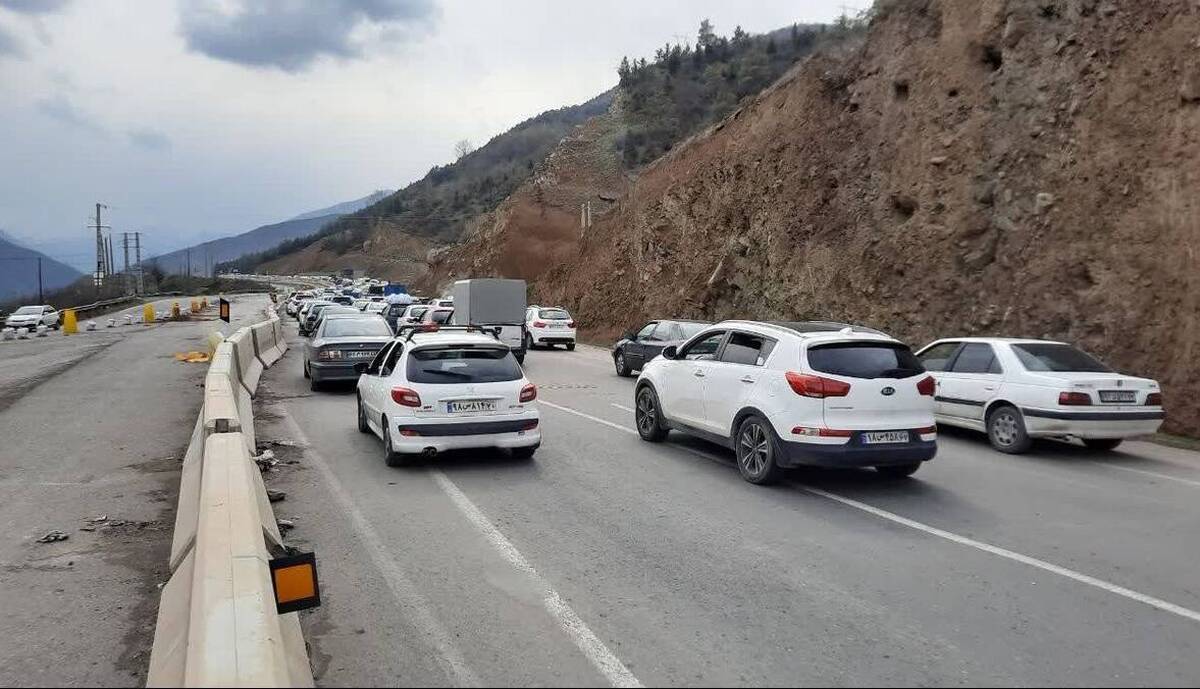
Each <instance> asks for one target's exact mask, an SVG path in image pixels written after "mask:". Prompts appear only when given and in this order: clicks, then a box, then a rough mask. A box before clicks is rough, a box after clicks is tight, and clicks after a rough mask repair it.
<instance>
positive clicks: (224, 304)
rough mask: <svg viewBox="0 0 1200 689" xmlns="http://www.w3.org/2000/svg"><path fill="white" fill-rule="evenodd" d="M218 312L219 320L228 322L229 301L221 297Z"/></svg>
mask: <svg viewBox="0 0 1200 689" xmlns="http://www.w3.org/2000/svg"><path fill="white" fill-rule="evenodd" d="M220 314H221V320H223V321H225V322H226V323H228V322H229V301H228V300H227V299H222V300H221V302H220Z"/></svg>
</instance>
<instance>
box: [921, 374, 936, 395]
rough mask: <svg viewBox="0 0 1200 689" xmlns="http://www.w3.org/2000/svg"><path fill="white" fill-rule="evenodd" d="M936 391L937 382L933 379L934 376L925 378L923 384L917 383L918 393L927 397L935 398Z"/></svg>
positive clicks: (922, 380)
mask: <svg viewBox="0 0 1200 689" xmlns="http://www.w3.org/2000/svg"><path fill="white" fill-rule="evenodd" d="M935 390H937V381H936V380H934V379H933V376H925V377H924V378H922V379H921V382H919V383H917V392H919V393H921V394H922V395H925V396H926V397H933V393H934V391H935Z"/></svg>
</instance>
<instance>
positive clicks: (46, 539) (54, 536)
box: [37, 529, 70, 543]
mask: <svg viewBox="0 0 1200 689" xmlns="http://www.w3.org/2000/svg"><path fill="white" fill-rule="evenodd" d="M68 538H70V536H68V535H67V534H65V533H63V532H62V531H59V530H58V529H55V530H53V531H51V532H50V533H48V534H46V535H45V536H42V537H41V538H39V539H37V542H38V543H57V542H58V541H65V540H67V539H68Z"/></svg>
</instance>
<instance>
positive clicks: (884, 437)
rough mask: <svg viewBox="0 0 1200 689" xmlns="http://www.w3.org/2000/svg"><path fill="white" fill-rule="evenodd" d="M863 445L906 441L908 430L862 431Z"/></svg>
mask: <svg viewBox="0 0 1200 689" xmlns="http://www.w3.org/2000/svg"><path fill="white" fill-rule="evenodd" d="M862 441H863V444H864V445H883V444H885V443H907V442H908V431H883V432H880V433H863V434H862Z"/></svg>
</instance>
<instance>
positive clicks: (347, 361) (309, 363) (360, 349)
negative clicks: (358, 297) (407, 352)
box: [304, 313, 393, 390]
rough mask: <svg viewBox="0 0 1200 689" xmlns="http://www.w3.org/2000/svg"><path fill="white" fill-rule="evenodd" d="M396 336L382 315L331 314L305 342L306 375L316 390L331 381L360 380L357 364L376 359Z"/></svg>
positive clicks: (310, 384)
mask: <svg viewBox="0 0 1200 689" xmlns="http://www.w3.org/2000/svg"><path fill="white" fill-rule="evenodd" d="M392 337H393V335H392V329H391V328H389V327H388V325H387V322H386V321H384V320H383V319H382V318H380V317H379V316H373V315H372V316H364V315H362V314H361V313H359V314H358V315H352V314H341V313H333V314H328V315H326V317H325V318H323V319H322V320H321V324H320V325H319V326H318V327H317V330H316V332H315V333H314V334H313V338H312V339H311V340H309V341H308V342H306V343H305V344H304V377H305V378H308V380H309V386H310V387H311V388H312V389H313V390H317V389H318V388H320V386H321V384H322V383H325V382H329V381H355V380H358V375H359V374H358V371H357V370H356V369H355V366H356V365H357V364H359V363H363V362H370V361H371V360H372V359H374V358H375V355H376V354H378V353H379V350H381V349H383V346H384V345H386V344H387V343H388V342H391V341H392Z"/></svg>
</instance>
